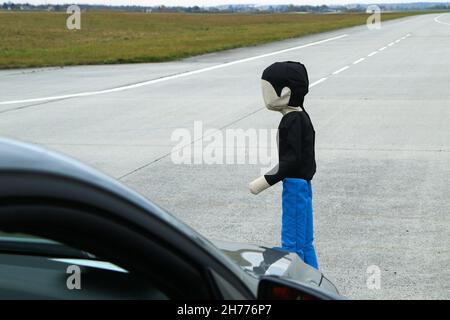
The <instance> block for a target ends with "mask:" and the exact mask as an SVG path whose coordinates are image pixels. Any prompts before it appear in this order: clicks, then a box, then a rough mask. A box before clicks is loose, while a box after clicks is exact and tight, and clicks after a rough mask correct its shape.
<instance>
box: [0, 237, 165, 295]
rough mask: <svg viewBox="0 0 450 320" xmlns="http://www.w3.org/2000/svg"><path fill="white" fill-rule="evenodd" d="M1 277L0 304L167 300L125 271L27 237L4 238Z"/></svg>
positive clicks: (0, 252)
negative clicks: (17, 301) (12, 301)
mask: <svg viewBox="0 0 450 320" xmlns="http://www.w3.org/2000/svg"><path fill="white" fill-rule="evenodd" d="M0 274H2V275H7V276H6V277H5V276H2V277H1V278H0V299H2V298H8V299H11V298H18V299H42V298H43V299H168V296H167V295H166V294H164V292H163V291H164V290H163V289H160V288H157V286H156V285H154V284H152V283H150V282H149V280H148V279H145V280H144V279H141V278H140V277H139V276H136V275H134V274H132V273H130V272H129V271H128V270H126V269H124V268H122V267H119V266H117V265H115V264H113V263H110V262H108V261H102V260H99V259H97V258H96V257H95V256H94V255H92V254H90V253H87V252H85V251H81V250H78V249H75V248H70V247H67V246H65V245H63V244H60V243H58V242H55V241H52V240H49V239H44V238H39V237H34V236H31V235H26V234H8V233H4V232H2V233H0Z"/></svg>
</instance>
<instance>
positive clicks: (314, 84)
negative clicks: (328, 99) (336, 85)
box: [309, 77, 328, 88]
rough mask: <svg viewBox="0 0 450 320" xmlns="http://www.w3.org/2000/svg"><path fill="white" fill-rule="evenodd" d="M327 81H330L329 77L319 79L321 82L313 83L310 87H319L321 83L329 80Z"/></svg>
mask: <svg viewBox="0 0 450 320" xmlns="http://www.w3.org/2000/svg"><path fill="white" fill-rule="evenodd" d="M327 79H328V78H327V77H324V78H322V79H319V80H317V81H316V82H313V83H311V84H310V85H309V88H312V87H314V86H317V85H318V84H319V83H322V82H324V81H325V80H327Z"/></svg>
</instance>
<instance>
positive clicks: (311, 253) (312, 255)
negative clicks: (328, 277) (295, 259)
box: [303, 181, 319, 269]
mask: <svg viewBox="0 0 450 320" xmlns="http://www.w3.org/2000/svg"><path fill="white" fill-rule="evenodd" d="M307 191H308V192H307V194H308V197H307V201H306V210H305V213H306V235H305V239H306V243H305V246H304V247H303V254H304V257H305V260H304V261H305V263H307V264H309V265H310V266H312V267H314V268H316V269H319V265H318V263H317V256H316V251H315V250H314V245H313V241H314V226H313V225H314V223H313V206H312V188H311V181H308V182H307Z"/></svg>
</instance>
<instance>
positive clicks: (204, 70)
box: [0, 34, 348, 105]
mask: <svg viewBox="0 0 450 320" xmlns="http://www.w3.org/2000/svg"><path fill="white" fill-rule="evenodd" d="M347 36H348V34H342V35H340V36H336V37H332V38H328V39H324V40H320V41H315V42H310V43H307V44H304V45H301V46H297V47H293V48H288V49H283V50H278V51H274V52H270V53H266V54H261V55H257V56H254V57H250V58H245V59H240V60H236V61H231V62H226V63H222V64H218V65H215V66H212V67H206V68H202V69H198V70H194V71H187V72H184V73H179V74H175V75H172V76H167V77H163V78H158V79H153V80H148V81H143V82H139V83H135V84H131V85H126V86H122V87H117V88H112V89H105V90H98V91H87V92H80V93H73V94H66V95H60V96H49V97H42V98H34V99H23V100H10V101H1V102H0V105H7V104H19V103H31V102H43V101H52V100H61V99H68V98H78V97H87V96H94V95H99V94H106V93H113V92H119V91H125V90H130V89H135V88H139V87H144V86H149V85H152V84H156V83H161V82H166V81H170V80H175V79H180V78H185V77H188V76H191V75H194V74H199V73H204V72H208V71H212V70H217V69H222V68H226V67H229V66H232V65H235V64H239V63H244V62H249V61H253V60H257V59H261V58H266V57H270V56H274V55H278V54H281V53H286V52H290V51H294V50H299V49H303V48H307V47H311V46H315V45H318V44H322V43H325V42H329V41H333V40H338V39H342V38H344V37H347Z"/></svg>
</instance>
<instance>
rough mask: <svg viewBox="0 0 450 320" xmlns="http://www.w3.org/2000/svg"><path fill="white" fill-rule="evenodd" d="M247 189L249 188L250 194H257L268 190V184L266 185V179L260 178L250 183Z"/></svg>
mask: <svg viewBox="0 0 450 320" xmlns="http://www.w3.org/2000/svg"><path fill="white" fill-rule="evenodd" d="M248 187H249V189H250V192H251V193H253V194H258V193H260V192H261V191H263V190H266V189H267V188H269V187H270V184H268V183H267V181H266V178H264V176H261V177H259V178H257V179H255V180H253V181H252V182H250V184H249V185H248Z"/></svg>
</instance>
